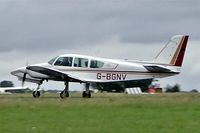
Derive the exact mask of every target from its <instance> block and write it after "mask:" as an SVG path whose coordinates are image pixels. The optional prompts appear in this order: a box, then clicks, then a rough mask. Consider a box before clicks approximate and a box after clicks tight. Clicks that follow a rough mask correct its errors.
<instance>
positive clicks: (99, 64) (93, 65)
mask: <svg viewBox="0 0 200 133" xmlns="http://www.w3.org/2000/svg"><path fill="white" fill-rule="evenodd" d="M103 65H104V62H101V61H97V60H91V61H90V68H102V67H103Z"/></svg>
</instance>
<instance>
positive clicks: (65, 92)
mask: <svg viewBox="0 0 200 133" xmlns="http://www.w3.org/2000/svg"><path fill="white" fill-rule="evenodd" d="M66 97H69V92H67V91H61V93H60V98H62V99H63V98H66Z"/></svg>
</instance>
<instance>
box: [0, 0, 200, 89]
mask: <svg viewBox="0 0 200 133" xmlns="http://www.w3.org/2000/svg"><path fill="white" fill-rule="evenodd" d="M199 4H200V1H197V0H191V1H187V0H182V1H181V2H180V1H175V0H167V1H160V0H149V1H145V0H134V1H132V0H125V1H122V0H101V1H98V0H84V1H82V0H76V1H74V0H67V1H66V0H20V1H18V0H9V1H7V0H2V1H0V16H1V18H0V20H1V23H0V61H1V69H0V75H1V77H0V79H1V80H3V79H12V80H14V81H15V82H16V80H15V79H14V78H13V77H10V75H9V72H10V70H12V69H15V68H17V67H20V66H23V65H24V64H26V60H27V58H28V60H29V63H30V64H32V63H38V62H44V61H47V60H49V59H50V58H52V57H54V56H56V55H59V54H63V53H79V54H88V55H93V56H102V57H106V58H132V59H140V60H142V59H145V60H151V59H152V58H153V57H154V55H155V53H157V50H160V49H161V48H162V46H163V44H165V43H166V42H167V41H168V39H169V38H170V37H171V36H173V35H175V34H189V35H190V40H191V45H192V46H190V47H192V48H190V47H189V48H190V49H192V50H191V51H192V52H191V53H190V51H189V50H188V51H189V53H188V55H187V56H186V61H185V62H186V63H184V64H185V65H186V66H184V68H183V73H184V71H186V72H185V73H186V75H181V76H180V78H175V80H174V81H177V82H180V83H181V84H183V86H187V88H189V86H190V85H191V84H192V85H193V86H194V87H193V88H196V87H195V85H196V86H197V88H198V87H200V85H199V84H198V82H197V80H196V79H198V78H199V75H198V73H199V63H198V61H197V57H198V56H197V55H198V53H197V52H196V51H197V49H198V48H199V47H198V45H197V44H198V43H199V40H200V36H199V35H200V31H199V30H197V27H198V26H199V21H200V16H199V12H200V8H199ZM188 70H190V71H189V72H188ZM172 79H173V78H172ZM165 81H167V80H165ZM188 81H189V83H188ZM170 82H171V81H170ZM16 83H17V82H16Z"/></svg>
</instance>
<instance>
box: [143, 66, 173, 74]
mask: <svg viewBox="0 0 200 133" xmlns="http://www.w3.org/2000/svg"><path fill="white" fill-rule="evenodd" d="M144 67H145V68H146V69H147V70H148V71H150V72H154V73H170V72H172V73H173V71H171V70H170V69H167V68H164V67H160V66H144Z"/></svg>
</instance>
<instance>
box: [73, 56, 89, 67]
mask: <svg viewBox="0 0 200 133" xmlns="http://www.w3.org/2000/svg"><path fill="white" fill-rule="evenodd" d="M74 67H88V59H85V58H75V60H74Z"/></svg>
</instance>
